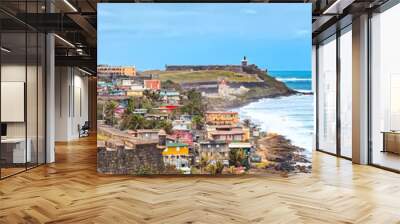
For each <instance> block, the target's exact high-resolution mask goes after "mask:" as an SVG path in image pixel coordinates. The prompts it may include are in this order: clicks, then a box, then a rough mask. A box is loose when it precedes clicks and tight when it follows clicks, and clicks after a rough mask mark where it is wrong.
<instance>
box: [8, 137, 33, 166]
mask: <svg viewBox="0 0 400 224" xmlns="http://www.w3.org/2000/svg"><path fill="white" fill-rule="evenodd" d="M26 142H27V143H28V144H27V146H28V147H26V152H25V138H2V139H1V144H2V147H4V146H6V147H13V148H12V150H13V161H12V162H13V163H26V162H31V160H32V152H31V145H32V141H31V139H30V138H28V139H27V140H26Z"/></svg>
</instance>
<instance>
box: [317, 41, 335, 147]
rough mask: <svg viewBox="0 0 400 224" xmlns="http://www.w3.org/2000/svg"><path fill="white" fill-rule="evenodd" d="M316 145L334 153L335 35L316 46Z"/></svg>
mask: <svg viewBox="0 0 400 224" xmlns="http://www.w3.org/2000/svg"><path fill="white" fill-rule="evenodd" d="M317 63H318V89H319V92H318V115H319V120H318V124H317V125H318V147H319V149H320V150H323V151H326V152H330V153H336V36H335V35H334V36H332V37H330V38H328V39H327V40H326V41H324V42H323V43H322V44H320V45H319V48H318V62H317Z"/></svg>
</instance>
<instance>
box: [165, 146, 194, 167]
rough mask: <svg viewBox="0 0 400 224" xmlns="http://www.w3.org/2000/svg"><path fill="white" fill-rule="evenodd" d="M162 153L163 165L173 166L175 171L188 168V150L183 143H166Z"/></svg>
mask: <svg viewBox="0 0 400 224" xmlns="http://www.w3.org/2000/svg"><path fill="white" fill-rule="evenodd" d="M166 146H167V147H166V148H165V149H164V151H163V152H162V155H163V158H164V164H169V165H173V166H175V167H176V169H178V170H180V169H182V168H188V167H189V148H188V145H187V144H183V143H167V145H166Z"/></svg>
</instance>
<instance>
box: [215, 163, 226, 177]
mask: <svg viewBox="0 0 400 224" xmlns="http://www.w3.org/2000/svg"><path fill="white" fill-rule="evenodd" d="M215 168H216V173H217V174H221V173H222V171H223V170H224V163H222V161H221V160H218V161H217V162H216V163H215Z"/></svg>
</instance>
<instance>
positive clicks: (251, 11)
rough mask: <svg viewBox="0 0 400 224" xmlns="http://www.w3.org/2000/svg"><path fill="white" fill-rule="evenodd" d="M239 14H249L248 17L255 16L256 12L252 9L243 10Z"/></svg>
mask: <svg viewBox="0 0 400 224" xmlns="http://www.w3.org/2000/svg"><path fill="white" fill-rule="evenodd" d="M241 12H242V13H244V14H250V15H255V14H257V11H256V10H254V9H243V10H241Z"/></svg>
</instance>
